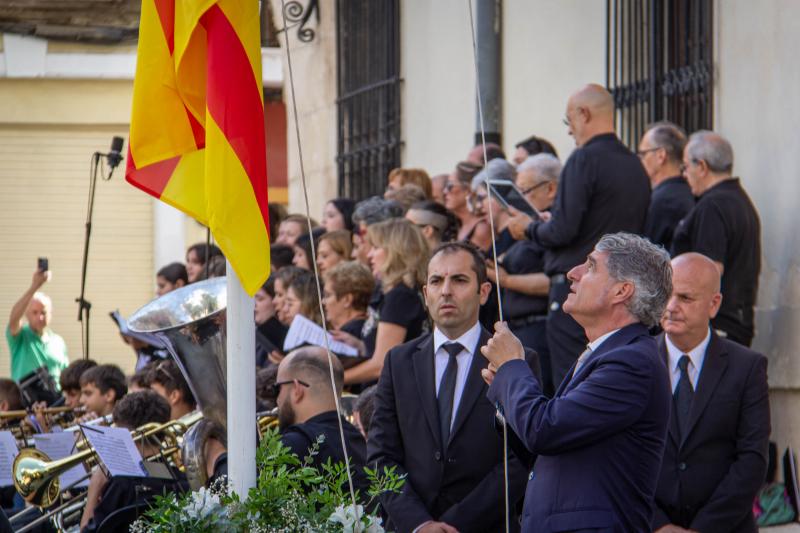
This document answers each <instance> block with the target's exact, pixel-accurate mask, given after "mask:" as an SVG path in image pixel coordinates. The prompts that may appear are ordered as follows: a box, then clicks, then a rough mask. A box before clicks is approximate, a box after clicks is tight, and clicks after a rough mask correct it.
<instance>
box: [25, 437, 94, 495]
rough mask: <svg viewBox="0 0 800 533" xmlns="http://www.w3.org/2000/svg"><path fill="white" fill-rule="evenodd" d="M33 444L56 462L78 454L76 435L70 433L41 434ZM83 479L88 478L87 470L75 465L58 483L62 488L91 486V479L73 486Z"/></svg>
mask: <svg viewBox="0 0 800 533" xmlns="http://www.w3.org/2000/svg"><path fill="white" fill-rule="evenodd" d="M33 444H34V446H36V449H37V450H39V451H41V452H44V453H46V454H47V456H48V457H49V458H50V459H51V460H53V461H56V460H58V459H63V458H64V457H69V456H70V455H72V454H74V453H76V451H77V450H76V449H75V435H74V434H73V433H72V432H71V431H70V432H69V433H64V432H61V433H39V434H36V435H34V436H33ZM82 477H86V469H85V468H84V467H83V465H82V464H79V465H75V466H73V467H72V468H70V469H69V470H67V471H66V472H64V473H63V474H61V476H59V479H58V482H59V484H60V485H61V488H62V489H63V488H65V487H70V486H74V487H86V486H88V485H89V478H86V479H84V480H83V481H81V482H80V483H77V484H76V485H73V483H76V482H77V481H78V480H79V479H81V478H82Z"/></svg>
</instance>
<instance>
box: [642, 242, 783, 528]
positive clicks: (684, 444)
mask: <svg viewBox="0 0 800 533" xmlns="http://www.w3.org/2000/svg"><path fill="white" fill-rule="evenodd" d="M672 269H673V289H672V298H670V300H669V303H668V304H667V312H666V313H665V314H664V319H663V321H662V326H663V328H664V332H665V334H664V335H662V336H661V337H660V338H659V350H660V352H661V357H662V359H663V361H664V363H665V364H666V365H667V369H668V371H669V374H670V380H671V383H672V390H673V391H674V393H673V397H674V407H673V409H672V416H671V417H670V426H669V436H668V437H667V446H666V450H665V452H664V461H663V463H662V465H661V476H660V477H659V480H658V489H657V490H656V512H655V517H654V518H653V530H654V531H657V532H658V533H686V532H687V531H700V532H703V533H704V532H706V531H709V532H713V531H732V532H737V533H755V532H756V531H757V530H758V528H756V523H755V519H754V518H753V499H754V498H755V496H756V494H757V493H758V490H759V489H760V488H761V486H762V484H763V483H764V476H765V474H766V470H767V447H768V445H769V432H770V421H769V391H768V387H767V359H766V357H764V356H763V355H761V354H759V353H756V352H754V351H752V350H750V349H748V348H745V347H744V346H741V345H740V344H737V343H735V342H732V341H729V340H726V339H722V338H720V337H719V336H718V335H717V334H716V333H715V332H714V331H713V330H712V329H711V328H710V327H709V321H710V320H711V319H713V318H714V316H715V315H716V314H717V311H719V308H720V304H721V300H722V295H721V294H720V273H719V269H718V268H717V266H716V265H715V264H714V262H713V261H712V260H711V259H710V258H708V257H706V256H704V255H700V254H698V253H687V254H683V255H679V256H678V257H676V258H675V259H673V260H672Z"/></svg>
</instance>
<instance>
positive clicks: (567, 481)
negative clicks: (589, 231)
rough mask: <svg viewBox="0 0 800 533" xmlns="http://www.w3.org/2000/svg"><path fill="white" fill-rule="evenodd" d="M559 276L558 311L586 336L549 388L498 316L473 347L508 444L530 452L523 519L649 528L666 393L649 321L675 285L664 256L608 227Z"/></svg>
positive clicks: (533, 523) (545, 524)
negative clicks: (564, 286)
mask: <svg viewBox="0 0 800 533" xmlns="http://www.w3.org/2000/svg"><path fill="white" fill-rule="evenodd" d="M567 277H568V278H569V280H570V282H571V287H570V294H569V296H568V297H567V299H566V301H565V302H564V311H565V312H567V313H569V314H570V315H572V317H573V318H574V319H575V320H576V321H577V322H578V323H579V324H580V325H581V326H582V327H583V328H584V331H585V332H586V336H587V338H588V339H589V344H588V346H587V349H586V350H584V351H583V353H582V354H581V355H580V357H579V358H578V360H577V362H576V363H575V364H574V365H573V366H572V368H571V369H570V371H569V372H568V373H567V376H566V377H565V378H564V381H563V382H562V383H561V386H560V387H559V388H558V390H557V391H556V395H555V397H554V398H553V399H547V398H546V397H545V396H544V395H543V393H542V390H541V388H540V387H539V384H538V382H537V381H536V379H535V378H534V377H533V374H532V373H531V371H530V370H529V369H528V366H527V364H526V363H525V361H524V360H523V354H524V352H523V349H522V345H521V344H520V342H519V340H518V339H517V338H516V337H515V336H514V335H513V334H512V333H511V331H510V330H509V329H508V327H507V326H506V325H505V323H498V324H497V327H496V333H495V335H494V337H492V339H490V340H489V341H488V342H487V343H486V345H485V346H484V347H483V348H482V349H481V353H483V355H484V356H486V358H487V359H489V361H490V363H491V364H490V366H489V367H488V368H487V369H486V370H484V371H483V377H484V379H485V380H486V382H487V383H489V384H490V387H489V392H488V394H487V396H488V398H489V400H490V401H491V402H492V403H494V404H496V405H498V406H499V408H500V409H501V410H502V411H503V414H504V416H505V419H506V421H507V423H508V426H509V428H510V430H511V431H510V432H511V433H513V435H512V436H511V437H510V438H511V442H512V443H516V444H517V446H516V447H515V450H518V449H522V450H528V451H529V452H530V453H531V454H534V455H538V459H537V460H536V466H535V469H534V471H533V472H532V473H531V475H530V477H529V478H528V479H529V481H528V488H527V492H526V494H525V507H524V510H523V522H522V530H523V532H532V531H534V530H535V531H537V532H539V533H541V532H544V533H548V532H554V531H567V530H569V531H578V530H592V531H650V520H651V518H652V516H653V496H654V494H655V490H656V482H657V480H658V474H659V468H660V466H661V457H662V455H663V453H664V445H665V438H666V433H667V424H668V422H669V413H670V401H671V394H670V385H669V383H670V382H669V376H668V374H667V371H666V368H665V367H664V365H663V363H662V362H661V360H660V357H659V354H658V348H657V346H656V341H655V339H653V338H652V337H651V336H650V335H649V334H648V328H649V327H651V326H653V325H655V324H657V323H658V321H659V319H660V317H661V315H662V314H663V312H664V307H665V305H666V303H667V300H668V298H669V296H670V294H671V292H672V268H671V266H670V262H669V256H668V255H667V253H666V252H665V251H664V249H663V248H660V247H657V246H655V245H653V244H652V243H650V242H649V241H648V240H646V239H643V238H642V237H638V236H636V235H632V234H630V233H615V234H610V235H605V236H603V237H602V238H601V239H600V241H599V242H598V243H597V245H596V246H595V247H594V250H592V252H591V253H590V254H589V256H588V257H587V259H586V262H584V263H583V264H581V265H578V266H576V267H574V268H573V269H571V270H570V271H569V272H568V274H567ZM519 441H522V442H521V444H523V445H524V446H519V444H520V442H519Z"/></svg>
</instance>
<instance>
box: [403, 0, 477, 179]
mask: <svg viewBox="0 0 800 533" xmlns="http://www.w3.org/2000/svg"><path fill="white" fill-rule="evenodd" d="M400 20H401V23H400V39H401V47H400V65H401V68H400V72H401V76H402V78H403V86H402V96H401V112H402V122H401V132H402V138H403V141H404V143H405V144H404V148H403V155H402V164H403V165H404V166H407V167H421V168H424V169H426V170H427V171H428V173H430V174H431V175H434V174H440V173H443V172H450V171H451V170H452V169H453V168H454V167H455V164H456V163H457V162H458V161H461V160H463V159H464V158H465V157H466V155H467V152H468V151H469V149H470V148H471V147H472V145H473V139H474V133H475V68H474V66H473V59H472V40H471V37H470V25H469V6H468V3H467V2H466V1H464V0H436V1H435V2H431V1H430V0H406V1H404V2H402V3H401V5H400Z"/></svg>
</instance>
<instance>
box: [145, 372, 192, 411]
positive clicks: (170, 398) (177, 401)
mask: <svg viewBox="0 0 800 533" xmlns="http://www.w3.org/2000/svg"><path fill="white" fill-rule="evenodd" d="M148 378H149V381H150V388H151V389H153V390H154V391H156V392H157V393H158V394H159V396H161V397H162V398H164V399H165V400H167V403H168V404H169V407H170V420H177V419H179V418H180V417H182V416H183V415H188V414H189V413H191V412H192V411H194V410H195V409H196V408H197V402H196V401H195V399H194V394H192V390H191V389H190V388H189V384H188V383H187V382H186V380H185V379H184V378H183V374H181V371H180V369H179V368H178V365H177V364H175V361H173V360H172V359H165V360H163V361H161V362H160V363H158V364H156V365H155V366H154V367H153V369H152V370H151V371H150V374H149V375H148Z"/></svg>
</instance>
